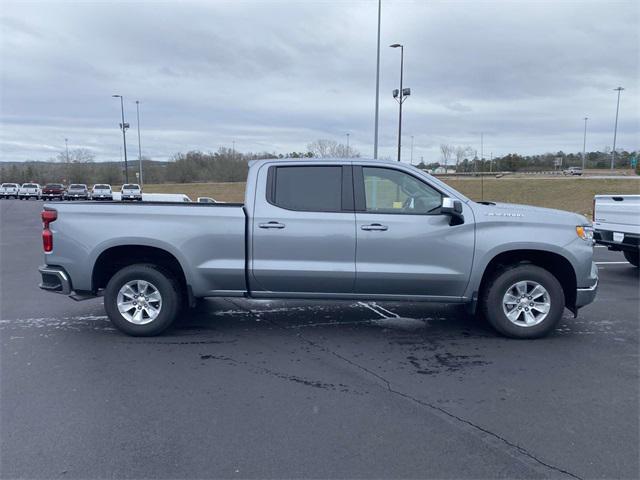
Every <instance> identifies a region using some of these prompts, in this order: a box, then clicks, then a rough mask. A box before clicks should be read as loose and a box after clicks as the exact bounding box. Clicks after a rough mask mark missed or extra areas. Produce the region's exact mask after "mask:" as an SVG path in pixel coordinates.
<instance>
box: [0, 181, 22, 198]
mask: <svg viewBox="0 0 640 480" xmlns="http://www.w3.org/2000/svg"><path fill="white" fill-rule="evenodd" d="M19 191H20V185H18V184H17V183H3V184H2V185H0V198H18V192H19Z"/></svg>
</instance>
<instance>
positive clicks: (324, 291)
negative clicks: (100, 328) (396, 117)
mask: <svg viewBox="0 0 640 480" xmlns="http://www.w3.org/2000/svg"><path fill="white" fill-rule="evenodd" d="M246 185H247V187H246V192H245V202H244V204H242V203H216V204H201V203H196V202H189V203H173V204H168V203H153V202H149V203H146V202H142V203H139V204H126V203H124V202H113V203H109V204H103V205H87V204H78V205H72V204H62V203H61V204H56V205H47V206H46V207H45V209H44V211H43V212H42V220H43V232H42V239H43V247H44V251H45V255H44V261H45V263H46V265H44V266H42V267H40V273H41V276H42V282H41V284H40V286H41V288H43V289H45V290H49V291H54V292H59V293H63V294H73V292H75V294H76V295H78V296H81V297H82V298H85V297H90V296H93V295H100V294H104V305H105V310H106V312H107V315H108V316H109V318H110V319H111V321H112V322H113V324H114V326H116V327H117V328H118V329H120V330H121V331H123V332H125V333H128V334H130V335H156V334H159V333H160V332H162V331H163V330H165V329H166V328H168V327H169V326H170V325H171V324H172V323H173V321H174V320H175V319H176V317H177V316H178V314H179V312H180V311H181V310H182V309H183V307H184V306H187V305H195V300H196V299H197V298H202V297H246V298H257V299H270V298H280V299H342V300H370V301H375V300H380V301H384V300H390V301H398V300H406V301H426V302H437V303H458V304H465V305H466V306H467V309H468V311H469V313H475V312H476V311H480V312H482V314H483V316H484V317H485V318H487V319H488V321H489V322H490V323H491V325H493V327H494V328H495V329H496V330H498V331H499V332H501V333H502V334H504V335H507V336H510V337H515V338H537V337H541V336H543V335H546V334H548V333H549V332H551V331H552V330H553V329H554V328H555V327H556V325H557V324H558V322H559V321H560V320H561V319H562V316H563V312H564V309H565V307H566V308H568V309H569V310H571V311H572V312H573V313H574V314H576V315H577V313H578V309H579V308H581V307H583V306H585V305H587V304H589V303H591V302H592V301H593V300H594V298H595V296H596V291H597V287H598V268H597V266H596V265H595V263H594V262H593V229H592V227H591V224H590V222H589V221H588V220H587V219H586V218H585V217H584V216H582V215H578V214H576V213H570V212H563V211H560V210H551V209H547V208H539V207H531V206H526V205H511V204H505V203H492V202H487V203H477V202H474V201H472V200H470V199H469V198H467V197H465V196H464V195H463V194H461V193H459V192H457V191H456V190H454V189H453V188H451V187H450V186H449V185H447V184H445V183H444V182H442V181H440V180H438V179H437V178H435V177H432V176H431V175H428V174H426V173H425V172H423V171H421V170H418V169H417V168H415V167H412V166H410V165H406V164H400V163H397V162H383V161H375V160H364V159H357V160H353V161H352V160H347V159H345V160H339V159H336V160H332V161H322V160H305V161H296V162H295V163H294V162H291V161H279V160H258V161H254V162H251V163H250V167H249V176H248V179H247V183H246Z"/></svg>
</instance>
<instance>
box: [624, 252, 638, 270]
mask: <svg viewBox="0 0 640 480" xmlns="http://www.w3.org/2000/svg"><path fill="white" fill-rule="evenodd" d="M622 254H623V255H624V258H626V259H627V262H629V263H630V264H631V265H633V266H634V267H640V262H639V260H640V252H639V251H637V250H636V251H635V252H629V251H623V252H622Z"/></svg>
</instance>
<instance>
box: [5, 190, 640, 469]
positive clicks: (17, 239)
mask: <svg viewBox="0 0 640 480" xmlns="http://www.w3.org/2000/svg"><path fill="white" fill-rule="evenodd" d="M40 210H41V202H36V201H29V202H26V201H17V200H6V201H0V222H1V223H0V271H1V276H0V287H1V288H0V291H1V296H0V340H1V352H0V353H1V356H0V359H1V366H2V368H1V378H0V394H1V403H0V414H1V418H0V427H1V431H0V434H1V435H0V453H1V458H0V464H1V467H0V468H1V471H0V473H1V475H2V477H3V478H105V477H122V478H205V477H207V478H211V477H225V478H246V477H254V478H255V477H260V478H265V477H287V478H292V477H315V478H323V477H332V478H337V477H341V478H347V477H348V478H372V477H376V478H401V477H402V478H408V477H411V478H427V477H428V478H516V477H517V478H571V477H572V478H637V477H638V471H639V468H640V467H639V456H638V444H639V438H638V421H639V420H638V419H639V416H640V415H639V413H640V412H639V398H640V396H639V382H638V376H639V375H638V360H639V356H638V353H639V348H638V346H639V345H638V337H639V335H638V333H639V305H640V294H639V275H638V270H637V269H635V268H633V267H632V266H630V265H629V264H627V263H625V262H624V258H623V257H622V255H621V254H619V253H613V252H608V251H607V250H606V249H603V248H596V260H597V261H598V262H601V263H600V265H599V266H600V275H601V276H600V290H599V293H598V298H597V300H596V302H595V303H594V304H592V305H590V306H588V307H586V308H584V309H583V310H582V311H581V312H580V316H579V317H578V318H577V319H574V318H573V315H572V314H570V313H569V312H568V311H566V312H565V318H564V320H563V323H562V325H561V326H560V328H559V329H558V330H557V331H556V332H555V333H554V334H553V335H552V336H550V337H548V338H545V339H541V340H533V341H517V340H509V339H505V338H501V337H499V336H497V335H496V334H495V333H494V332H493V331H492V330H491V329H489V328H488V327H487V326H485V325H484V324H483V323H480V322H478V321H476V320H474V319H472V318H470V317H468V316H467V315H465V313H464V310H463V309H462V308H460V307H453V306H449V307H444V308H443V307H436V306H432V305H423V304H400V303H384V304H375V303H350V302H342V303H339V302H325V303H317V302H315V303H309V302H273V301H269V302H247V301H243V300H237V299H234V300H232V301H231V300H210V301H207V302H206V303H205V305H203V306H202V307H201V308H200V309H199V310H198V311H197V312H194V313H193V314H192V315H190V316H189V318H184V319H182V322H181V324H180V325H179V326H178V327H177V328H175V329H174V330H172V331H170V332H169V333H168V334H166V335H164V336H162V337H156V338H131V337H126V336H124V335H122V334H120V333H119V332H117V331H115V330H114V329H113V328H112V327H111V325H110V323H109V321H108V320H107V318H106V317H105V314H104V310H103V308H102V303H101V300H100V299H96V300H88V301H84V302H74V301H72V300H70V299H68V298H65V297H62V296H57V295H52V294H48V293H46V292H42V291H40V290H39V289H38V287H37V284H38V281H39V275H38V272H37V270H36V269H37V266H38V265H39V264H41V263H42V254H41V240H40V229H41V224H40V219H39V212H40Z"/></svg>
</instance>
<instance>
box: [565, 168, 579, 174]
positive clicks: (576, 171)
mask: <svg viewBox="0 0 640 480" xmlns="http://www.w3.org/2000/svg"><path fill="white" fill-rule="evenodd" d="M562 174H563V175H582V168H581V167H569V168H565V169H564V170H563V171H562Z"/></svg>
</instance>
